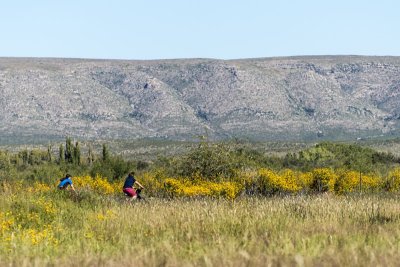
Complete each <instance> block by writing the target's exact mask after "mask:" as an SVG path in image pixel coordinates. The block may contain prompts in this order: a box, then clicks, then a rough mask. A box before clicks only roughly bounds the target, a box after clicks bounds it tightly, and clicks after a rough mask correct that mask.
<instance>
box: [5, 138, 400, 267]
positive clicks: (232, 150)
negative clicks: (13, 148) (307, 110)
mask: <svg viewBox="0 0 400 267" xmlns="http://www.w3.org/2000/svg"><path fill="white" fill-rule="evenodd" d="M99 151H101V152H100V153H95V152H94V149H93V148H92V147H90V146H89V149H87V150H86V151H85V152H84V153H83V152H81V149H80V144H79V143H75V144H72V142H71V139H67V140H66V142H65V144H62V145H60V146H59V147H57V149H53V148H52V147H50V146H49V148H48V149H47V150H21V151H18V152H13V153H11V152H8V151H1V153H0V192H1V195H0V265H6V266H9V265H12V266H24V265H25V266H32V265H36V266H43V265H50V266H121V265H128V266H129V265H132V266H188V265H196V266H343V265H345V266H349V265H351V266H379V265H381V266H395V265H397V263H398V262H399V260H400V258H399V247H400V230H399V229H400V228H399V227H398V225H399V222H400V215H399V212H398V209H399V204H400V203H399V198H398V193H399V190H400V169H399V168H398V164H399V162H400V161H399V158H397V157H396V156H394V155H392V154H389V153H383V152H376V151H374V150H372V149H370V148H366V147H361V146H357V145H350V144H335V143H321V144H318V145H316V146H314V147H312V148H309V149H305V150H302V151H300V152H297V153H288V154H286V155H285V156H282V157H278V156H271V155H265V154H263V153H261V152H259V151H257V150H253V149H251V148H250V147H249V146H247V145H245V144H241V143H210V142H206V141H202V142H199V143H198V144H197V145H196V146H195V147H193V149H191V150H190V151H188V152H187V153H186V154H182V155H179V156H175V157H172V156H171V157H162V158H161V157H159V158H158V159H157V160H155V161H152V162H150V161H142V160H140V161H135V160H129V161H128V160H125V159H124V158H122V157H121V156H117V155H113V153H112V152H111V151H109V150H108V147H107V145H103V146H102V147H101V149H99ZM130 170H136V172H137V175H136V177H137V179H138V180H139V181H140V182H141V183H142V184H143V185H144V186H145V188H146V189H145V191H144V196H145V200H144V201H140V202H132V203H130V202H127V201H126V200H125V198H124V196H123V194H122V190H121V189H122V183H123V180H124V178H125V175H126V174H127V172H128V171H130ZM66 172H69V173H72V174H73V181H74V185H75V188H76V189H77V192H78V193H77V194H74V193H73V192H72V191H60V190H57V189H56V185H57V183H58V181H59V178H61V177H62V176H63V175H64V174H65V173H66Z"/></svg>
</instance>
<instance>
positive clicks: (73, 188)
mask: <svg viewBox="0 0 400 267" xmlns="http://www.w3.org/2000/svg"><path fill="white" fill-rule="evenodd" d="M69 185H70V186H71V189H72V191H74V192H75V194H77V193H76V190H75V187H74V185H73V184H72V183H70V184H69Z"/></svg>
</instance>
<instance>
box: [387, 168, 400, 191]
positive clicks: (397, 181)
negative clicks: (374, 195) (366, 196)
mask: <svg viewBox="0 0 400 267" xmlns="http://www.w3.org/2000/svg"><path fill="white" fill-rule="evenodd" d="M384 186H385V189H386V190H387V191H390V192H395V191H399V190H400V168H395V169H394V170H392V171H391V172H389V177H388V179H387V181H386V183H385V184H384Z"/></svg>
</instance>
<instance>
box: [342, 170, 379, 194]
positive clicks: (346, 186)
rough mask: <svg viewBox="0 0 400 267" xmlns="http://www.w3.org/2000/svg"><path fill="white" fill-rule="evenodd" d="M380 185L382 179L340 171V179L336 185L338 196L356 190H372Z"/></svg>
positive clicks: (354, 172)
mask: <svg viewBox="0 0 400 267" xmlns="http://www.w3.org/2000/svg"><path fill="white" fill-rule="evenodd" d="M379 184H380V178H379V177H377V176H373V175H365V174H361V179H360V173H359V172H356V171H345V170H342V171H338V179H337V180H336V184H335V192H336V193H338V194H343V193H348V192H352V191H354V190H360V189H361V190H371V189H375V188H377V187H378V186H379Z"/></svg>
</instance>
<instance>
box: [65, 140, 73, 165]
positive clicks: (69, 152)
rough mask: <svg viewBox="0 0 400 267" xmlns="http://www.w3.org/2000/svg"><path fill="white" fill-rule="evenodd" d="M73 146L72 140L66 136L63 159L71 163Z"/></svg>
mask: <svg viewBox="0 0 400 267" xmlns="http://www.w3.org/2000/svg"><path fill="white" fill-rule="evenodd" d="M73 150H74V148H73V146H72V140H71V138H69V137H67V139H66V140H65V161H66V162H67V163H73V162H74V158H73V153H74V151H73Z"/></svg>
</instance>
